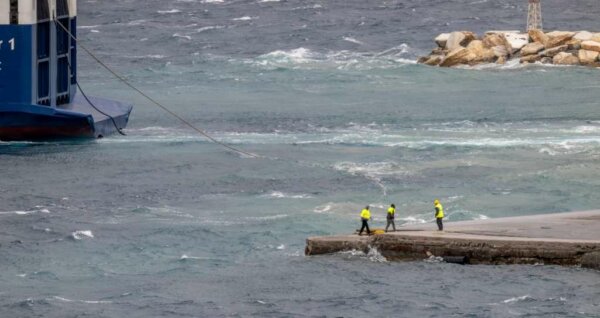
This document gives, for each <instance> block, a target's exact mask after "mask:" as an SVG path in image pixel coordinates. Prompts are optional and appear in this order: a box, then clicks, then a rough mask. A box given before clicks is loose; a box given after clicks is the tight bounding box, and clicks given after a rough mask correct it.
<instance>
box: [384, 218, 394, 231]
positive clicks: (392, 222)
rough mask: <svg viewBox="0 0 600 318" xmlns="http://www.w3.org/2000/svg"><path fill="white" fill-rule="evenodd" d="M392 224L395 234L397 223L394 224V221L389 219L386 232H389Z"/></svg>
mask: <svg viewBox="0 0 600 318" xmlns="http://www.w3.org/2000/svg"><path fill="white" fill-rule="evenodd" d="M390 224H391V225H392V228H393V229H394V232H396V223H394V219H387V225H386V226H385V231H386V232H387V229H388V227H390Z"/></svg>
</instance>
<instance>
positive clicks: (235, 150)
mask: <svg viewBox="0 0 600 318" xmlns="http://www.w3.org/2000/svg"><path fill="white" fill-rule="evenodd" d="M55 22H56V24H57V25H59V26H60V27H61V28H62V29H63V30H64V31H65V32H66V33H67V34H68V35H69V36H70V37H71V38H72V39H73V40H74V41H75V43H76V44H77V45H78V46H79V47H81V48H82V49H83V50H84V51H85V52H86V53H87V54H88V55H89V56H90V57H91V58H93V59H94V60H95V61H96V62H97V63H98V64H100V65H101V66H102V67H103V68H104V69H106V70H107V71H108V72H109V73H111V74H112V75H113V76H114V77H116V78H117V79H119V80H120V81H121V82H123V83H124V84H125V85H127V86H128V87H129V88H131V89H132V90H134V91H136V92H137V93H139V94H140V95H142V96H143V97H144V98H146V99H147V100H149V101H150V102H151V103H153V104H154V105H156V106H158V107H159V108H161V109H162V110H164V111H165V112H167V113H169V114H170V115H171V116H173V117H175V118H177V119H178V120H179V121H181V122H182V123H184V124H185V125H187V126H188V127H190V128H191V129H193V130H195V131H196V132H198V133H199V134H200V135H202V136H204V137H205V138H207V139H208V140H210V141H212V142H213V143H215V144H217V145H220V146H222V147H224V148H226V149H229V150H230V151H233V152H236V153H238V154H241V155H245V156H248V157H251V158H259V155H257V154H254V153H251V152H247V151H244V150H241V149H238V148H236V147H233V146H230V145H228V144H226V143H224V142H222V141H219V140H217V139H216V138H214V137H213V136H211V135H209V134H208V133H207V132H205V131H204V130H202V129H200V128H198V127H196V126H194V125H193V124H192V123H190V122H189V121H187V120H185V119H184V118H183V117H181V116H179V115H178V114H177V113H175V112H174V111H172V110H170V109H169V108H168V107H166V106H164V105H163V104H161V103H159V102H158V101H156V100H155V99H154V98H152V97H150V96H148V95H147V94H146V93H144V92H143V91H142V90H140V89H139V88H137V87H136V86H134V85H133V84H131V83H129V81H127V79H125V78H124V77H123V76H121V75H119V74H118V73H117V72H116V71H114V70H113V69H112V68H110V67H109V66H108V65H106V64H105V63H104V62H102V60H100V59H99V58H98V57H97V56H96V55H95V54H94V53H92V52H91V51H90V50H89V49H88V48H86V47H85V46H84V45H82V44H81V43H79V40H78V39H77V38H76V37H75V36H74V35H73V34H72V33H71V32H70V31H69V30H68V29H67V28H66V27H65V26H64V25H63V24H62V23H61V22H60V21H58V20H55Z"/></svg>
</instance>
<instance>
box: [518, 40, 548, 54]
mask: <svg viewBox="0 0 600 318" xmlns="http://www.w3.org/2000/svg"><path fill="white" fill-rule="evenodd" d="M543 49H544V44H542V43H539V42H533V43H529V44H527V45H525V46H524V47H523V48H522V49H521V55H532V54H538V53H539V52H541V51H542V50H543Z"/></svg>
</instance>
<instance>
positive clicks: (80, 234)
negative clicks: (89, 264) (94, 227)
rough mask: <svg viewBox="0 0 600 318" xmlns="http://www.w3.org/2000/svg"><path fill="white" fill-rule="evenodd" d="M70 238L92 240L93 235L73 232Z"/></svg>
mask: <svg viewBox="0 0 600 318" xmlns="http://www.w3.org/2000/svg"><path fill="white" fill-rule="evenodd" d="M71 237H72V238H73V239H75V240H82V239H84V238H94V233H92V231H89V230H87V231H75V232H73V233H71Z"/></svg>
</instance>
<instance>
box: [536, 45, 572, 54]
mask: <svg viewBox="0 0 600 318" xmlns="http://www.w3.org/2000/svg"><path fill="white" fill-rule="evenodd" d="M568 48H569V46H568V45H561V46H557V47H553V48H551V49H547V50H544V51H541V52H540V53H539V55H541V56H547V57H554V56H555V55H556V54H558V53H561V52H564V51H566V50H567V49H568Z"/></svg>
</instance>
